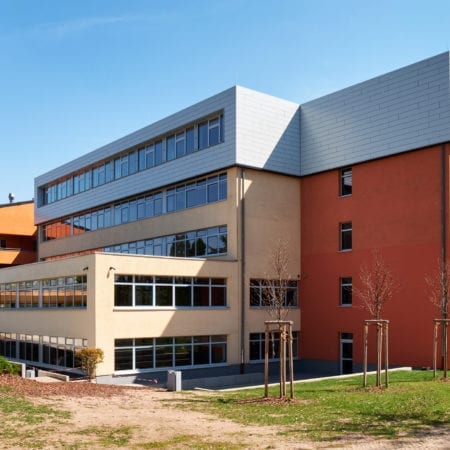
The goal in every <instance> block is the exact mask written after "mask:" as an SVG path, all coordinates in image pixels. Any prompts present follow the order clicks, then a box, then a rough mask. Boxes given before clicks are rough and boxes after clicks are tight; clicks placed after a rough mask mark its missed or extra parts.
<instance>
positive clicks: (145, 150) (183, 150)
mask: <svg viewBox="0 0 450 450" xmlns="http://www.w3.org/2000/svg"><path fill="white" fill-rule="evenodd" d="M195 130H197V134H196V133H195ZM196 136H197V139H195V137H196ZM223 137H224V131H223V114H217V115H215V116H214V117H212V118H210V119H207V120H201V121H200V122H198V123H196V124H194V125H190V126H188V127H187V128H184V129H181V130H178V131H177V132H176V133H169V134H168V135H167V136H164V137H162V138H161V137H160V138H158V139H157V140H154V141H152V142H150V143H146V144H145V145H144V146H142V147H141V148H138V149H137V150H136V149H133V150H128V151H126V152H123V153H122V154H120V155H117V156H116V157H114V158H113V159H111V160H108V161H104V162H102V163H100V164H97V165H95V166H94V167H92V168H89V169H86V170H83V171H80V172H77V173H75V174H71V175H69V176H68V177H66V178H65V179H63V180H60V181H58V182H56V183H52V184H50V185H47V186H44V187H43V188H40V190H41V191H42V199H41V202H42V204H43V205H48V204H50V203H54V202H56V201H58V200H62V199H64V198H66V197H70V196H72V195H76V194H80V193H82V192H84V191H87V190H89V189H93V188H96V187H98V186H101V185H103V184H106V183H109V182H111V181H114V180H118V179H120V178H123V177H126V176H128V175H133V174H134V173H136V172H138V171H142V170H146V169H150V168H152V167H154V166H157V165H159V164H163V163H165V162H168V161H171V160H173V159H176V158H181V157H182V156H184V155H186V154H189V153H192V152H194V151H196V150H202V149H204V148H207V147H211V146H212V145H216V144H219V143H221V142H223Z"/></svg>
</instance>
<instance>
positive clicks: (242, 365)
mask: <svg viewBox="0 0 450 450" xmlns="http://www.w3.org/2000/svg"><path fill="white" fill-rule="evenodd" d="M240 182H241V192H240V200H241V230H240V231H241V367H240V373H241V374H243V373H244V372H245V365H244V361H245V291H246V289H245V168H244V167H242V168H241V180H240Z"/></svg>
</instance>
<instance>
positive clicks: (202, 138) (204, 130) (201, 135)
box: [198, 122, 208, 150]
mask: <svg viewBox="0 0 450 450" xmlns="http://www.w3.org/2000/svg"><path fill="white" fill-rule="evenodd" d="M206 147H208V123H207V122H203V123H200V124H199V125H198V148H199V149H200V150H201V149H203V148H206Z"/></svg>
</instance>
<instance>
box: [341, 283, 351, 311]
mask: <svg viewBox="0 0 450 450" xmlns="http://www.w3.org/2000/svg"><path fill="white" fill-rule="evenodd" d="M340 299H341V302H340V303H341V306H351V305H352V278H351V277H342V278H341V279H340Z"/></svg>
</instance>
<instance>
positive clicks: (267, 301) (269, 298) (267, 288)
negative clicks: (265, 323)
mask: <svg viewBox="0 0 450 450" xmlns="http://www.w3.org/2000/svg"><path fill="white" fill-rule="evenodd" d="M288 249H289V245H288V242H287V241H285V240H282V239H278V241H277V242H276V244H275V245H274V247H273V250H272V252H271V255H270V260H269V271H268V273H266V276H265V279H264V281H263V283H264V289H263V291H262V292H263V303H264V305H265V306H267V309H268V313H269V315H270V316H271V317H272V318H273V319H275V320H285V318H286V316H287V315H288V313H289V306H291V305H290V302H289V300H288V291H289V290H292V285H293V282H294V280H293V279H292V277H291V275H290V274H289V271H288V266H289V251H288ZM295 282H296V280H295Z"/></svg>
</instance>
